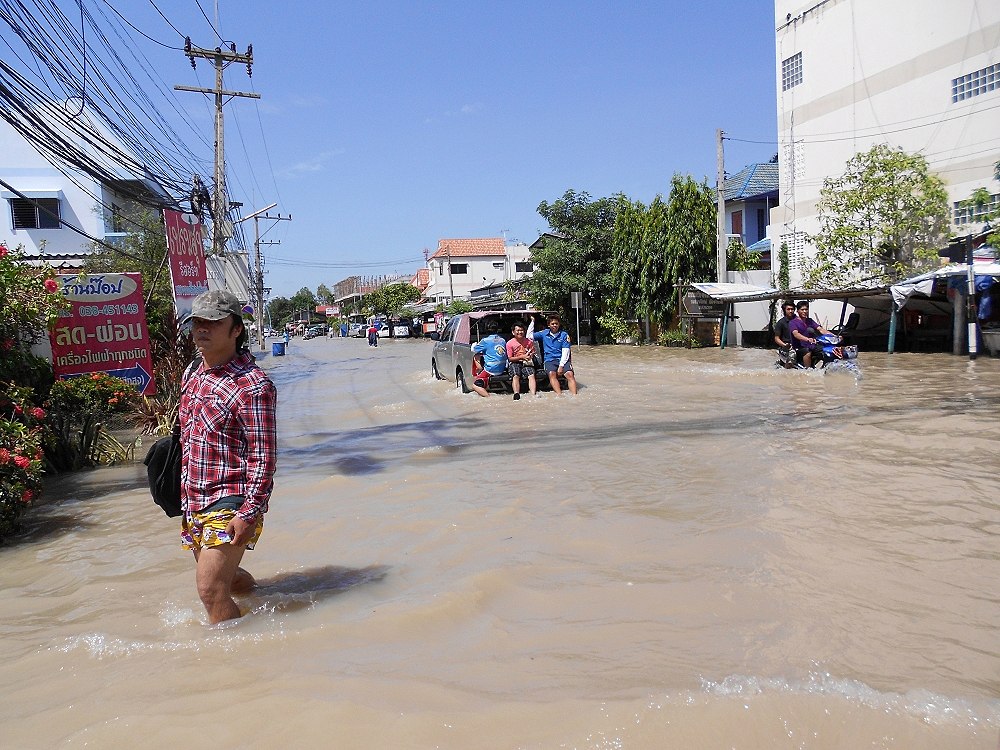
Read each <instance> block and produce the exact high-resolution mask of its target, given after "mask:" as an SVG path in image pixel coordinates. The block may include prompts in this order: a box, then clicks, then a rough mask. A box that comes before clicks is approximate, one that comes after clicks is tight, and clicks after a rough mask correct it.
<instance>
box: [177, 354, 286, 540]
mask: <svg viewBox="0 0 1000 750" xmlns="http://www.w3.org/2000/svg"><path fill="white" fill-rule="evenodd" d="M276 403H277V391H276V390H275V388H274V384H273V383H272V382H271V381H270V380H269V379H268V377H267V375H266V374H265V373H264V371H263V370H261V369H260V368H259V367H258V366H257V364H256V362H255V361H254V357H253V355H252V354H251V353H250V352H249V351H241V352H239V353H238V354H237V355H236V356H235V357H233V358H232V359H231V360H229V361H228V362H226V364H224V365H219V366H218V367H212V368H207V369H206V367H205V363H204V362H202V363H201V364H200V365H199V366H198V368H197V369H196V370H195V371H194V372H193V373H191V374H190V375H189V376H188V377H187V379H186V380H184V382H183V383H182V385H181V404H180V422H181V446H182V448H183V450H182V453H181V503H182V505H183V507H184V510H185V511H187V512H189V513H195V512H198V511H201V510H204V509H205V508H206V507H208V506H209V505H211V504H212V503H214V502H215V501H217V500H219V499H221V498H223V497H227V496H230V495H242V496H243V498H244V502H243V506H242V507H241V508H240V509H239V511H237V513H238V514H239V516H240V517H241V518H243V519H244V520H246V521H251V522H252V521H254V520H255V519H256V518H257V517H258V516H259V515H260V514H261V513H266V512H267V501H268V498H269V497H270V496H271V488H272V487H273V486H274V482H273V480H272V477H273V476H274V469H275V463H276V453H277V431H276V426H277V420H276V419H275V406H276Z"/></svg>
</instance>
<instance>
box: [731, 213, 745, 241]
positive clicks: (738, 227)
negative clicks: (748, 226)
mask: <svg viewBox="0 0 1000 750" xmlns="http://www.w3.org/2000/svg"><path fill="white" fill-rule="evenodd" d="M732 225H733V234H738V235H740V237H741V238H742V237H743V212H742V211H733V215H732ZM742 241H743V240H742V239H741V240H740V242H742Z"/></svg>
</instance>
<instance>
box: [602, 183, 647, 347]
mask: <svg viewBox="0 0 1000 750" xmlns="http://www.w3.org/2000/svg"><path fill="white" fill-rule="evenodd" d="M645 213H646V207H645V206H644V205H643V204H642V203H640V202H638V201H636V202H634V203H633V202H632V201H630V200H622V202H621V203H620V204H619V206H618V212H617V214H616V216H615V226H614V230H613V231H612V235H611V287H612V291H611V294H610V297H609V300H608V308H609V310H610V311H612V312H614V313H615V314H616V318H615V320H616V321H617V320H619V319H621V318H622V316H624V317H625V318H630V317H633V313H634V312H635V311H637V310H638V309H639V305H640V297H641V293H640V288H639V278H640V277H641V276H642V266H643V263H642V238H643V229H644V219H645ZM608 320H612V318H608ZM601 325H602V326H603V327H605V328H606V327H608V326H605V324H604V323H601ZM618 338H622V337H620V336H619V337H618Z"/></svg>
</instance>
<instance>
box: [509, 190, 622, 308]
mask: <svg viewBox="0 0 1000 750" xmlns="http://www.w3.org/2000/svg"><path fill="white" fill-rule="evenodd" d="M623 200H627V199H626V198H625V197H624V196H623V195H620V194H619V195H615V196H612V197H610V198H599V199H597V200H591V198H590V195H589V194H587V193H585V192H584V193H577V192H574V191H573V190H567V191H566V193H565V194H564V195H563V196H562V198H559V199H558V200H556V201H554V202H553V203H548V202H547V201H542V202H541V203H540V204H539V205H538V213H539V214H540V215H541V216H542V218H544V219H545V220H546V221H547V222H548V224H549V227H551V229H552V231H553V234H554V235H555V236H554V237H553V238H547V239H546V241H545V243H544V246H543V247H542V248H540V249H539V250H537V251H535V252H533V253H532V256H531V260H532V262H533V263H534V266H535V270H534V272H533V273H532V275H531V278H530V280H529V281H528V282H527V286H528V290H529V292H530V293H531V296H532V298H533V299H534V300H535V302H536V303H537V304H538V305H539V306H540V307H542V308H549V309H559V308H565V307H566V305H567V302H568V297H569V293H570V292H573V291H580V292H583V293H585V294H586V295H587V296H588V297H589V298H590V305H591V315H592V317H593V318H595V319H596V318H597V316H598V315H599V314H600V312H601V311H602V310H603V307H604V305H605V304H606V300H608V299H610V298H611V297H612V296H613V294H614V284H613V280H612V275H611V259H612V236H613V233H614V227H615V218H616V216H617V214H618V207H619V205H620V204H621V203H622V201H623Z"/></svg>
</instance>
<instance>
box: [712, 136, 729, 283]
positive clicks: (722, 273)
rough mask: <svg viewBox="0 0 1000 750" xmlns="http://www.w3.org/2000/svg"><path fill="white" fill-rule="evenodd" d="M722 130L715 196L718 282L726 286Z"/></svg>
mask: <svg viewBox="0 0 1000 750" xmlns="http://www.w3.org/2000/svg"><path fill="white" fill-rule="evenodd" d="M723 135H724V133H723V132H722V128H719V129H718V130H716V131H715V157H716V170H717V174H716V178H715V179H716V183H715V194H716V213H715V229H716V233H717V234H718V235H719V239H718V245H719V246H718V248H717V249H716V252H717V256H716V257H717V258H718V261H717V262H716V265H717V266H718V271H719V274H718V279H717V280H718V282H719V283H720V284H724V283H725V282H726V278H727V277H726V255H727V253H728V251H729V248H728V247H727V245H728V243H727V242H726V159H725V156H724V153H723V150H722V136H723Z"/></svg>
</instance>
